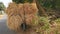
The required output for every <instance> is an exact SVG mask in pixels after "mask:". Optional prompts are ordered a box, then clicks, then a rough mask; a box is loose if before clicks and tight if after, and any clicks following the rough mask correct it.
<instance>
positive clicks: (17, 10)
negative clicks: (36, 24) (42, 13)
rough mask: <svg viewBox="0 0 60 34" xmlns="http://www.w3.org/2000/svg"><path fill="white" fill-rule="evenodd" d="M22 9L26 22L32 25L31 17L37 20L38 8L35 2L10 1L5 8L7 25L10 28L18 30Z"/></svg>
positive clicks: (21, 18) (21, 19)
mask: <svg viewBox="0 0 60 34" xmlns="http://www.w3.org/2000/svg"><path fill="white" fill-rule="evenodd" d="M24 11H25V17H26V24H27V25H30V26H32V24H33V22H32V19H34V20H35V21H37V20H38V19H37V17H36V14H37V12H38V9H37V7H36V3H31V4H29V3H24V4H15V3H10V4H9V7H8V8H7V9H6V14H7V15H8V19H7V26H8V28H9V29H11V30H15V31H16V30H20V25H21V24H22V22H23V19H24Z"/></svg>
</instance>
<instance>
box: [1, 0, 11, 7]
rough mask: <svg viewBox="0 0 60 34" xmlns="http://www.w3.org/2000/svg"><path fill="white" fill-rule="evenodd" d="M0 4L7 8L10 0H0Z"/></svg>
mask: <svg viewBox="0 0 60 34" xmlns="http://www.w3.org/2000/svg"><path fill="white" fill-rule="evenodd" d="M0 2H3V3H4V5H5V6H6V7H8V5H9V3H10V2H12V0H0Z"/></svg>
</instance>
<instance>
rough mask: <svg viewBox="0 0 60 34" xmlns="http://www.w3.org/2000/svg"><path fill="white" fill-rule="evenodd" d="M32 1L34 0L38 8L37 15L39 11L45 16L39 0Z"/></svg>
mask: <svg viewBox="0 0 60 34" xmlns="http://www.w3.org/2000/svg"><path fill="white" fill-rule="evenodd" d="M33 2H35V3H36V4H37V8H38V9H39V15H40V12H41V13H42V15H44V16H47V14H46V12H45V10H44V9H43V7H42V6H41V4H40V3H39V1H38V0H33Z"/></svg>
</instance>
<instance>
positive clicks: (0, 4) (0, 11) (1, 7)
mask: <svg viewBox="0 0 60 34" xmlns="http://www.w3.org/2000/svg"><path fill="white" fill-rule="evenodd" d="M4 9H5V6H4V4H3V3H2V2H0V14H2V11H4Z"/></svg>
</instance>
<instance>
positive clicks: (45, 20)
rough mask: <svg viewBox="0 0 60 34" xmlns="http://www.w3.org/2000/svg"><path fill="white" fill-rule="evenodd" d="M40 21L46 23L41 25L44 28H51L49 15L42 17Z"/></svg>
mask: <svg viewBox="0 0 60 34" xmlns="http://www.w3.org/2000/svg"><path fill="white" fill-rule="evenodd" d="M39 21H40V23H44V25H43V26H42V27H41V28H42V29H44V30H47V29H49V20H48V18H47V17H40V18H39Z"/></svg>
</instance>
